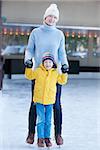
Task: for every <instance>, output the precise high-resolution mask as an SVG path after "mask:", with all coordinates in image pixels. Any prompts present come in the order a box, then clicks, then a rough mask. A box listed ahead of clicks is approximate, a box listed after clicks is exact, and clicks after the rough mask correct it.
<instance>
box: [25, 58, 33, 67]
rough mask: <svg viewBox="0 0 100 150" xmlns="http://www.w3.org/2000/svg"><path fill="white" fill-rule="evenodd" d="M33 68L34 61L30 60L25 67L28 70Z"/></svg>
mask: <svg viewBox="0 0 100 150" xmlns="http://www.w3.org/2000/svg"><path fill="white" fill-rule="evenodd" d="M32 66H33V62H32V59H28V60H27V61H26V62H25V67H27V68H32Z"/></svg>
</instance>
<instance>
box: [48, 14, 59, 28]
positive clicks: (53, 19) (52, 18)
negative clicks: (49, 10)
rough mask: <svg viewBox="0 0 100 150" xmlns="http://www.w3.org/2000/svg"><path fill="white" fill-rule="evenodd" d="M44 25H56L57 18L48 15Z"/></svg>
mask: <svg viewBox="0 0 100 150" xmlns="http://www.w3.org/2000/svg"><path fill="white" fill-rule="evenodd" d="M45 23H46V24H47V25H49V26H53V25H55V24H56V23H57V17H55V16H52V15H49V16H47V17H46V18H45Z"/></svg>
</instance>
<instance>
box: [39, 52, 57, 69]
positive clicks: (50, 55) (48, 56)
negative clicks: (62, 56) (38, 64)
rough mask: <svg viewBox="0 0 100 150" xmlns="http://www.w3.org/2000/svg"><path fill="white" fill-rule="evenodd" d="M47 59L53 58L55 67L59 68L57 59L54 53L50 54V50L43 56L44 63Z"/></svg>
mask: <svg viewBox="0 0 100 150" xmlns="http://www.w3.org/2000/svg"><path fill="white" fill-rule="evenodd" d="M47 59H49V60H52V62H53V64H54V65H53V68H57V64H56V62H55V60H54V56H53V55H52V54H50V53H49V52H46V53H45V54H44V55H43V58H42V63H44V61H45V60H47Z"/></svg>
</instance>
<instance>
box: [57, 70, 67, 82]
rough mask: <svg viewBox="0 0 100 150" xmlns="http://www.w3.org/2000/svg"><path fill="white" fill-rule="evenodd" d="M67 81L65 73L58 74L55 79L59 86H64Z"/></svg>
mask: <svg viewBox="0 0 100 150" xmlns="http://www.w3.org/2000/svg"><path fill="white" fill-rule="evenodd" d="M67 81H68V74H67V73H66V74H65V73H62V74H58V77H57V82H58V83H59V84H61V85H63V84H66V83H67Z"/></svg>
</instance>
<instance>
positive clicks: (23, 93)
mask: <svg viewBox="0 0 100 150" xmlns="http://www.w3.org/2000/svg"><path fill="white" fill-rule="evenodd" d="M99 77H100V74H92V75H91V76H89V75H88V74H84V75H82V76H81V77H80V76H78V75H74V76H71V75H70V76H69V80H68V84H67V85H65V86H63V89H62V100H61V101H62V109H63V133H62V136H63V138H64V144H63V146H61V147H60V149H61V150H100V78H99ZM30 102H31V82H30V81H28V80H26V79H25V78H24V76H21V77H20V76H17V77H16V76H15V77H12V79H11V80H9V79H7V78H5V79H4V84H3V90H2V91H0V150H38V149H43V148H38V147H37V144H36V143H37V135H36V136H35V143H34V144H33V145H29V144H26V143H25V139H26V136H27V132H28V130H27V126H28V111H29V107H30ZM53 132H54V131H53V121H52V143H53V146H52V148H50V149H54V150H58V149H59V147H58V146H57V145H56V144H55V140H54V135H53ZM44 149H47V148H44Z"/></svg>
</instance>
